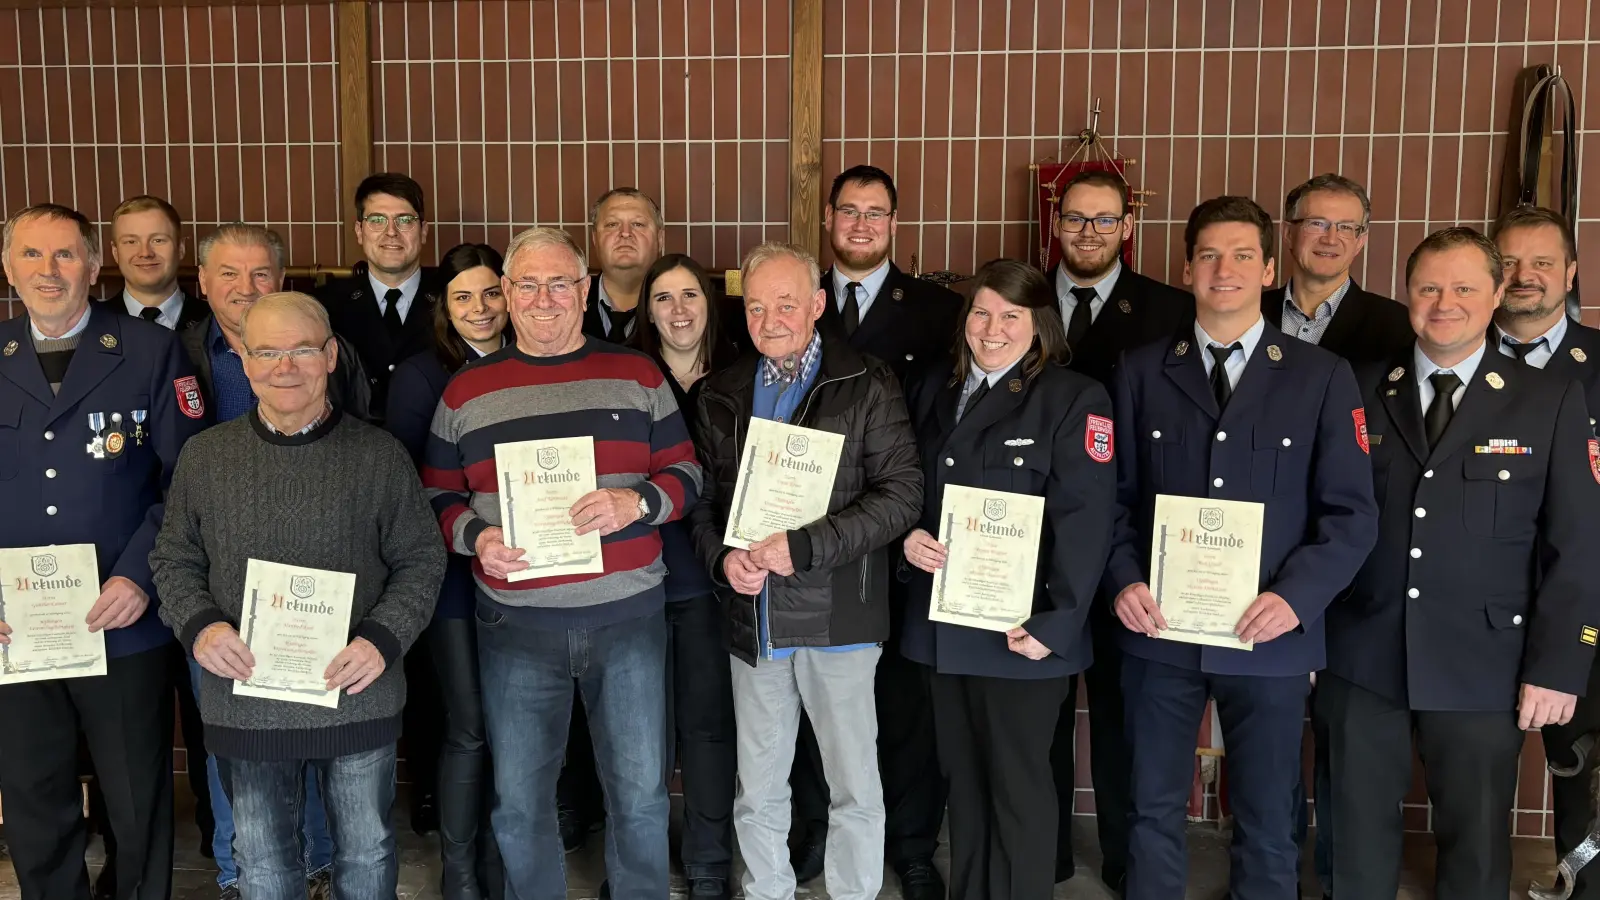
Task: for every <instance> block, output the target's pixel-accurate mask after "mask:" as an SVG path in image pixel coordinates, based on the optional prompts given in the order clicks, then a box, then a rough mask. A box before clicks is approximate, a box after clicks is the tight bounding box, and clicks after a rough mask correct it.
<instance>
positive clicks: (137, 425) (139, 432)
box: [128, 409, 150, 447]
mask: <svg viewBox="0 0 1600 900" xmlns="http://www.w3.org/2000/svg"><path fill="white" fill-rule="evenodd" d="M128 415H130V416H133V445H134V446H135V447H143V446H144V420H145V419H146V418H148V417H149V415H150V410H148V409H136V410H134V411H132V412H130V413H129V414H128Z"/></svg>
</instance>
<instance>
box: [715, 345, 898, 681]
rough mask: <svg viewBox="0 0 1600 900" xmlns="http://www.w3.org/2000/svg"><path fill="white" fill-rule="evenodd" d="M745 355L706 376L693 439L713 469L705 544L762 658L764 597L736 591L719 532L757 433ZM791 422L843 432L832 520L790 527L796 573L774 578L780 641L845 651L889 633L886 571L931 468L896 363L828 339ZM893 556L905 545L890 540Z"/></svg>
mask: <svg viewBox="0 0 1600 900" xmlns="http://www.w3.org/2000/svg"><path fill="white" fill-rule="evenodd" d="M760 362H761V358H760V357H759V356H758V355H756V354H754V353H747V354H746V355H745V356H744V357H743V358H741V359H740V360H739V361H738V362H737V363H735V364H734V365H732V366H730V367H729V368H727V369H724V370H723V371H721V372H718V373H716V374H714V375H710V376H708V377H707V378H706V381H705V386H704V387H703V388H702V389H701V391H700V400H699V406H698V412H699V415H698V416H697V419H698V422H697V424H696V427H695V446H696V447H697V448H698V450H699V451H700V457H701V464H702V465H704V466H705V469H706V480H705V488H704V490H703V491H702V493H701V495H700V502H699V504H697V505H696V506H695V508H694V509H693V510H692V511H691V512H690V523H691V527H692V531H693V534H694V542H695V547H696V550H697V551H698V552H699V555H700V558H701V559H702V560H703V561H705V562H706V564H707V565H708V566H709V567H710V569H711V577H712V581H713V582H714V583H715V584H716V585H717V590H718V595H719V596H720V597H721V598H722V599H723V600H724V601H725V606H726V609H727V611H728V621H729V625H730V629H729V643H730V650H731V651H732V652H733V654H734V655H736V656H738V657H739V658H741V659H743V660H745V661H746V662H749V663H754V661H755V659H756V657H757V656H759V655H760V654H761V652H762V648H761V647H760V636H759V635H760V632H759V630H758V628H757V624H756V603H757V599H756V598H755V597H750V596H741V595H737V594H734V592H733V590H732V589H731V588H729V587H728V579H727V576H726V575H725V574H724V573H723V571H722V558H723V556H725V555H726V554H727V552H728V548H726V547H725V546H723V543H722V535H723V532H724V530H725V529H726V526H727V523H728V507H729V504H730V502H731V500H732V497H733V492H734V485H735V483H736V482H737V480H738V470H739V458H740V456H741V454H743V452H744V440H745V437H746V435H748V433H749V430H750V410H751V407H752V405H753V403H754V401H755V379H756V367H757V366H758V365H759V364H760ZM794 424H796V425H800V426H803V427H806V428H815V429H818V430H820V431H831V432H834V433H835V434H842V435H844V436H845V443H844V452H843V454H842V455H841V456H840V458H839V473H838V475H837V476H836V477H835V479H834V483H833V497H832V498H831V499H830V500H829V502H828V515H827V517H825V518H823V519H821V520H819V521H816V522H813V523H811V524H810V525H807V526H806V527H804V528H801V529H798V530H795V531H791V532H789V551H790V555H791V556H792V557H793V559H794V566H795V573H794V574H793V575H791V576H788V577H780V576H777V575H773V576H770V577H769V578H768V579H767V585H768V588H769V591H768V594H769V602H770V608H771V613H772V623H771V646H772V648H773V649H781V648H785V647H837V646H843V645H846V644H863V643H871V642H879V641H884V640H887V639H888V637H889V576H890V574H891V572H892V571H893V569H892V564H891V562H890V559H891V557H890V554H889V553H888V552H887V550H886V547H887V545H888V544H890V543H891V542H894V541H896V540H898V539H899V537H900V536H901V535H903V534H905V533H906V531H907V530H908V529H909V528H910V527H911V526H912V525H913V524H914V523H915V522H916V520H917V516H918V514H919V513H920V512H921V510H922V470H921V467H920V466H919V465H918V462H917V445H916V437H915V435H914V434H913V433H912V431H911V420H910V418H909V416H908V415H907V414H906V404H905V398H904V396H903V395H902V394H901V392H900V382H899V381H898V380H897V379H896V378H895V375H894V372H892V371H891V370H890V369H889V367H888V366H886V365H884V364H883V363H881V362H879V361H878V360H876V359H873V358H871V357H868V356H863V355H861V354H860V353H858V352H856V351H855V350H853V349H851V348H850V345H848V344H846V343H845V342H844V341H842V340H839V339H836V338H833V337H830V335H829V334H828V333H827V331H826V330H824V332H823V337H822V362H821V366H820V368H819V369H818V371H817V376H816V379H815V381H814V382H813V384H812V386H811V390H810V391H808V392H807V394H806V396H805V397H804V398H803V399H802V400H801V401H800V407H799V414H798V415H797V416H796V417H795V420H794ZM892 549H893V550H894V552H895V553H898V552H899V548H898V547H894V548H892Z"/></svg>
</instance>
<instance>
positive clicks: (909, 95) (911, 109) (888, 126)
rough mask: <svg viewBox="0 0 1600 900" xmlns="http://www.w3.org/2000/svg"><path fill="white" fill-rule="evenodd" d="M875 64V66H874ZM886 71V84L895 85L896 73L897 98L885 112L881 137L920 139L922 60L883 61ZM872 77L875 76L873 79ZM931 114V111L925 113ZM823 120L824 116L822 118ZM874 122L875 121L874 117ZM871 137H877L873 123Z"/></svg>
mask: <svg viewBox="0 0 1600 900" xmlns="http://www.w3.org/2000/svg"><path fill="white" fill-rule="evenodd" d="M875 64H876V63H875ZM884 64H885V68H886V69H887V70H888V72H887V77H886V79H885V83H886V84H891V85H893V84H896V83H897V82H896V81H895V75H896V74H897V73H898V75H899V81H898V85H899V88H898V97H897V100H898V102H896V103H895V104H894V106H893V108H892V109H890V110H888V111H887V118H888V121H887V122H886V123H885V125H884V126H883V130H882V131H881V133H882V134H884V135H885V136H888V135H895V134H898V135H902V136H921V134H922V117H923V97H922V90H923V81H922V80H923V65H924V58H923V57H920V56H903V57H901V58H899V59H898V60H896V59H893V58H887V59H885V60H884ZM875 77H876V76H875ZM929 112H930V113H932V112H933V111H931V110H930V111H929ZM823 118H824V119H827V118H828V117H827V115H826V113H824V115H823ZM874 118H877V117H876V116H875V117H874ZM874 133H875V134H876V133H880V131H879V129H878V127H877V125H876V123H875V124H874Z"/></svg>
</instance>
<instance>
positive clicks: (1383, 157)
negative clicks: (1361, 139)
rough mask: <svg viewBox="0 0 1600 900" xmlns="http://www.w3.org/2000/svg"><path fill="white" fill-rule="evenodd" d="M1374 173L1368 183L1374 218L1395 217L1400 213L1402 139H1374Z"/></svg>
mask: <svg viewBox="0 0 1600 900" xmlns="http://www.w3.org/2000/svg"><path fill="white" fill-rule="evenodd" d="M1371 159H1372V175H1371V177H1370V179H1369V181H1368V183H1367V185H1366V187H1367V193H1368V195H1370V196H1371V198H1372V217H1373V218H1374V219H1395V218H1399V214H1400V183H1399V182H1400V139H1399V138H1395V137H1375V138H1373V139H1372V157H1371Z"/></svg>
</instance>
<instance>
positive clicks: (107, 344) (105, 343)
mask: <svg viewBox="0 0 1600 900" xmlns="http://www.w3.org/2000/svg"><path fill="white" fill-rule="evenodd" d="M100 346H102V347H104V348H106V349H107V350H115V349H117V339H116V338H115V337H113V336H112V335H109V334H102V335H100Z"/></svg>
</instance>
